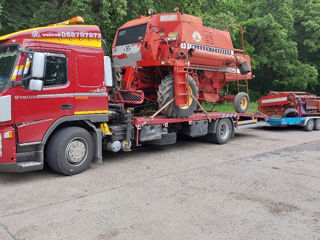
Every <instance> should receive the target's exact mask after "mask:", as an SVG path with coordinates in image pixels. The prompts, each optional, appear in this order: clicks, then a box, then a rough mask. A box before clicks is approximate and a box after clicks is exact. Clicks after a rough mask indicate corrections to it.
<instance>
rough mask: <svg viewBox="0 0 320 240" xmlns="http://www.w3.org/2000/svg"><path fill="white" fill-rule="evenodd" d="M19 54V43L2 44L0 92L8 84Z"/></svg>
mask: <svg viewBox="0 0 320 240" xmlns="http://www.w3.org/2000/svg"><path fill="white" fill-rule="evenodd" d="M17 56H18V47H17V45H9V46H0V92H2V91H3V90H5V89H6V88H7V86H8V83H9V81H10V78H11V74H12V70H13V67H14V64H15V62H16V58H17Z"/></svg>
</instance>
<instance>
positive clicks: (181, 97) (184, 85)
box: [174, 61, 189, 105]
mask: <svg viewBox="0 0 320 240" xmlns="http://www.w3.org/2000/svg"><path fill="white" fill-rule="evenodd" d="M187 74H188V68H187V69H186V70H185V62H184V61H177V62H176V64H175V67H174V85H175V100H176V101H175V103H176V105H184V104H185V103H186V104H188V102H187V101H188V99H189V92H188V87H189V81H188V79H189V78H188V77H187Z"/></svg>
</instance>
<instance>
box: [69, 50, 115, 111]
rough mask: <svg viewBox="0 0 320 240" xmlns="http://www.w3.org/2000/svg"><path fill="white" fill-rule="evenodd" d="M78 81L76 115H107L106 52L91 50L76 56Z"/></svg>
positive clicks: (76, 84)
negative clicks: (104, 61)
mask: <svg viewBox="0 0 320 240" xmlns="http://www.w3.org/2000/svg"><path fill="white" fill-rule="evenodd" d="M74 56H75V59H74V63H75V68H76V71H75V72H76V76H77V77H76V79H77V80H76V81H75V84H74V87H75V91H76V92H79V93H82V95H78V96H75V114H105V113H107V112H108V107H109V106H108V91H107V88H106V86H105V85H104V63H103V57H104V52H103V50H102V49H90V51H86V52H80V51H79V52H77V53H75V54H74Z"/></svg>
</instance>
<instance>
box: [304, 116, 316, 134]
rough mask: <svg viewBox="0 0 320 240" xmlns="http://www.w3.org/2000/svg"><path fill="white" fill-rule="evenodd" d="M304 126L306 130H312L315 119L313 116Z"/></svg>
mask: <svg viewBox="0 0 320 240" xmlns="http://www.w3.org/2000/svg"><path fill="white" fill-rule="evenodd" d="M303 128H304V130H305V131H308V132H310V131H312V130H313V128H314V120H313V119H312V118H310V119H309V120H308V121H307V123H306V125H304V126H303Z"/></svg>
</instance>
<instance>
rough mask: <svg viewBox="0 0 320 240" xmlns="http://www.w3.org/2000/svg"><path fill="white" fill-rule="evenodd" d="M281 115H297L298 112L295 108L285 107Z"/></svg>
mask: <svg viewBox="0 0 320 240" xmlns="http://www.w3.org/2000/svg"><path fill="white" fill-rule="evenodd" d="M282 115H283V117H299V112H298V110H297V109H295V108H287V109H286V110H285V111H284V112H283V114H282Z"/></svg>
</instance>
